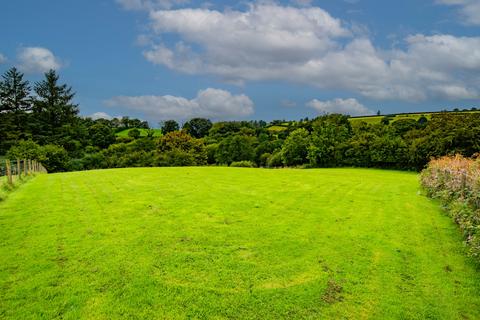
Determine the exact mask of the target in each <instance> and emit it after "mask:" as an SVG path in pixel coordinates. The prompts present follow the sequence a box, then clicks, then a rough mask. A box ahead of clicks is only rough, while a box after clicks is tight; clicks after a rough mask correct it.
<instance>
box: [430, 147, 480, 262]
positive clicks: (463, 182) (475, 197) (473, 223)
mask: <svg viewBox="0 0 480 320" xmlns="http://www.w3.org/2000/svg"><path fill="white" fill-rule="evenodd" d="M421 184H422V186H423V187H424V189H425V190H426V192H427V194H428V196H430V197H432V198H438V199H440V200H441V201H442V203H443V204H444V205H445V207H446V208H447V210H448V212H449V214H450V215H451V216H452V217H453V219H454V220H455V222H456V223H457V224H458V225H459V226H460V228H461V229H462V231H463V233H464V235H465V239H466V243H467V244H468V245H469V247H470V253H471V254H472V255H473V256H475V257H477V258H480V157H477V158H472V159H470V158H464V157H462V156H460V155H457V156H454V157H443V158H439V159H435V160H432V161H430V163H429V164H428V167H427V168H426V169H425V170H424V171H423V172H422V174H421Z"/></svg>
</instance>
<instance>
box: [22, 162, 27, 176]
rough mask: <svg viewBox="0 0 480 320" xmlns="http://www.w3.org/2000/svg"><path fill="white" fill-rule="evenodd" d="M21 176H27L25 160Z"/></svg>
mask: <svg viewBox="0 0 480 320" xmlns="http://www.w3.org/2000/svg"><path fill="white" fill-rule="evenodd" d="M23 175H24V176H25V177H26V176H27V160H26V159H23Z"/></svg>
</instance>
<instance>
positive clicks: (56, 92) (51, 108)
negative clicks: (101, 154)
mask: <svg viewBox="0 0 480 320" xmlns="http://www.w3.org/2000/svg"><path fill="white" fill-rule="evenodd" d="M58 79H59V76H58V75H57V73H56V72H55V70H50V71H48V72H47V73H45V79H44V80H42V81H39V82H36V83H35V86H34V90H35V93H36V94H37V97H36V98H35V101H34V106H33V111H34V113H35V115H36V120H38V122H37V126H36V134H37V135H39V136H48V137H49V138H50V139H51V138H54V139H55V137H56V136H57V135H58V134H61V132H62V127H63V126H66V125H72V124H74V123H75V121H76V120H77V119H78V118H77V115H78V105H76V104H74V103H73V102H72V100H73V97H74V96H75V93H74V92H73V91H72V88H71V87H69V86H67V85H66V84H59V83H58ZM40 139H41V138H40Z"/></svg>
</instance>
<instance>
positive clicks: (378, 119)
mask: <svg viewBox="0 0 480 320" xmlns="http://www.w3.org/2000/svg"><path fill="white" fill-rule="evenodd" d="M438 113H440V112H438ZM450 113H454V114H455V113H457V114H462V113H480V111H459V112H450ZM432 114H435V113H427V112H424V113H421V112H419V113H409V114H406V113H405V114H396V115H380V116H365V117H350V118H349V120H350V122H351V123H352V124H353V123H359V122H362V121H363V122H366V123H368V124H378V123H380V122H381V121H382V119H383V118H384V117H385V116H388V117H389V118H390V123H393V122H395V121H397V120H401V119H413V120H415V121H418V119H420V118H421V117H422V116H424V117H425V118H427V120H430V118H431V117H432ZM287 128H288V122H286V123H282V124H277V125H273V126H270V127H268V130H269V131H271V132H281V131H284V130H287Z"/></svg>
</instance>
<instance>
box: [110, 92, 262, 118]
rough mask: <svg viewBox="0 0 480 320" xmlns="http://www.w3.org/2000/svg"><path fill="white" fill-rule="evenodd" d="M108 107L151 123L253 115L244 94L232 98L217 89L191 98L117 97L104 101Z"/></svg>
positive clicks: (167, 96)
mask: <svg viewBox="0 0 480 320" xmlns="http://www.w3.org/2000/svg"><path fill="white" fill-rule="evenodd" d="M105 104H106V105H107V106H110V107H123V108H126V109H130V110H134V111H136V112H141V113H144V114H145V115H147V116H148V117H150V118H152V119H154V120H157V121H158V120H165V119H177V120H186V119H190V118H193V117H205V118H210V119H213V120H223V119H236V118H239V117H246V116H249V115H251V114H252V113H253V112H254V105H253V102H252V100H250V98H249V97H248V96H246V95H243V94H240V95H232V94H231V93H230V92H228V91H225V90H220V89H213V88H208V89H205V90H200V91H199V92H198V93H197V96H196V97H195V98H194V99H190V100H189V99H186V98H184V97H176V96H170V95H166V96H133V97H131V96H117V97H113V98H111V99H109V100H107V101H106V102H105Z"/></svg>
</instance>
